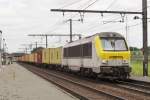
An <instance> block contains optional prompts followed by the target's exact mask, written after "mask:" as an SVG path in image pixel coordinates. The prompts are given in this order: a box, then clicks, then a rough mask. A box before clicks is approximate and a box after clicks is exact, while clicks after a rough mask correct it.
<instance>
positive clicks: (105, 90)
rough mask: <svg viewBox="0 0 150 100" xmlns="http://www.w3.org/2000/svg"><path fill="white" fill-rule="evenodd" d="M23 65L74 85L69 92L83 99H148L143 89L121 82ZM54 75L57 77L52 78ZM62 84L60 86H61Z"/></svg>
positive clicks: (57, 80) (149, 99)
mask: <svg viewBox="0 0 150 100" xmlns="http://www.w3.org/2000/svg"><path fill="white" fill-rule="evenodd" d="M23 66H24V67H26V68H27V69H29V70H30V71H32V72H34V73H36V74H39V73H40V76H42V75H43V76H44V77H47V78H48V77H51V78H52V77H53V78H52V79H53V80H51V81H54V80H55V83H57V84H59V82H61V84H63V85H65V86H66V85H67V87H74V88H72V89H73V91H72V90H71V88H69V89H70V92H71V91H72V92H75V93H74V94H76V95H78V97H79V98H82V99H83V98H84V99H90V100H99V99H103V100H104V99H107V100H108V99H114V100H116V99H117V100H118V99H119V100H123V99H128V100H133V99H134V100H135V99H136V100H150V96H149V95H148V94H147V92H146V93H144V91H138V90H137V89H132V88H130V87H129V88H128V87H127V86H126V87H125V86H124V85H123V84H121V83H110V82H104V81H94V80H90V79H83V78H77V77H72V76H74V75H70V74H66V73H65V74H64V73H61V72H57V71H51V70H45V69H40V68H37V67H33V66H31V65H26V64H23ZM41 74H42V75H41ZM43 76H42V77H43ZM54 77H55V78H57V79H54ZM47 80H48V79H47ZM60 80H61V81H60ZM64 81H65V82H68V83H71V84H72V85H70V86H69V85H68V83H65V82H64ZM75 84H76V85H78V87H76V86H75ZM63 85H61V86H62V87H63ZM65 88H66V87H65ZM83 88H84V89H83ZM78 89H79V90H78ZM79 91H80V92H79ZM83 91H84V92H83ZM93 92H94V93H93Z"/></svg>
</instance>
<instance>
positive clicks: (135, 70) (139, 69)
mask: <svg viewBox="0 0 150 100" xmlns="http://www.w3.org/2000/svg"><path fill="white" fill-rule="evenodd" d="M131 67H132V72H131V74H132V75H136V76H142V75H143V62H142V61H140V60H133V61H131ZM148 73H149V76H150V61H149V64H148Z"/></svg>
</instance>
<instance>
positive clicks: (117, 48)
mask: <svg viewBox="0 0 150 100" xmlns="http://www.w3.org/2000/svg"><path fill="white" fill-rule="evenodd" d="M18 61H20V62H26V63H31V64H36V65H40V66H42V67H44V66H46V67H51V68H55V69H60V70H64V71H69V72H75V73H79V74H80V75H84V76H95V77H101V78H111V79H127V78H129V76H130V72H131V67H130V51H129V49H128V46H127V43H126V41H125V39H124V37H123V36H122V35H120V34H119V33H115V32H102V33H97V34H95V35H92V36H89V37H85V38H82V39H80V40H77V41H74V42H71V43H68V44H66V45H64V46H62V47H58V48H45V49H43V50H41V51H38V52H36V53H32V54H26V55H24V56H21V57H18Z"/></svg>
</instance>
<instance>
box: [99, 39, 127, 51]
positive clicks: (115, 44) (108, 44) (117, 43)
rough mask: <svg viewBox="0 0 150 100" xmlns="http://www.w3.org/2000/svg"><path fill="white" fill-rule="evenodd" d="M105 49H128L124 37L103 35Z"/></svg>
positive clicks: (102, 41) (102, 40)
mask: <svg viewBox="0 0 150 100" xmlns="http://www.w3.org/2000/svg"><path fill="white" fill-rule="evenodd" d="M101 43H102V46H103V50H105V51H127V50H128V48H127V45H126V42H125V40H124V38H117V37H105V38H104V37H103V38H101Z"/></svg>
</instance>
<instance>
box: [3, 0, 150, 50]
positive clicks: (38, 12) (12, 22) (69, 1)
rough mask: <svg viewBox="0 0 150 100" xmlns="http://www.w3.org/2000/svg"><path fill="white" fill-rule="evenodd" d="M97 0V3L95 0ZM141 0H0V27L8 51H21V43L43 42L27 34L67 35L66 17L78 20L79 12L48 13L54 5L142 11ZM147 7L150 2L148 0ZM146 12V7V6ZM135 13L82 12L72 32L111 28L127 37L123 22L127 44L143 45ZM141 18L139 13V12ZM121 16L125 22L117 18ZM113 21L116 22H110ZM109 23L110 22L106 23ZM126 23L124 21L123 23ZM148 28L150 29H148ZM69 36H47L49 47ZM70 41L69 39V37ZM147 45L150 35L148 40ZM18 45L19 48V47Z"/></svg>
mask: <svg viewBox="0 0 150 100" xmlns="http://www.w3.org/2000/svg"><path fill="white" fill-rule="evenodd" d="M95 1H96V2H95ZM141 1H142V0H0V30H2V31H3V37H4V38H5V39H6V43H7V46H8V49H9V52H18V51H23V50H22V49H21V48H24V46H22V45H21V44H30V43H35V42H36V41H38V42H39V43H40V44H42V43H45V42H44V41H45V39H44V38H43V37H29V36H28V34H44V33H46V34H51V33H52V34H55V33H59V34H69V23H68V22H67V20H68V19H69V18H73V19H74V20H77V19H80V18H81V17H80V14H78V13H65V16H64V17H63V14H62V13H58V12H50V9H53V8H56V9H58V8H64V9H85V8H87V7H88V5H90V4H92V3H93V2H95V3H94V4H93V5H91V6H90V7H88V8H87V9H91V10H121V11H141V5H142V2H141ZM148 6H150V1H148ZM148 12H149V8H148ZM134 16H136V15H127V20H128V22H127V21H126V16H124V17H121V15H119V14H103V16H102V15H101V14H84V20H83V23H81V22H77V21H74V22H73V33H79V34H82V35H83V36H88V35H92V34H95V33H99V32H104V31H105V32H106V31H114V32H119V33H121V34H122V35H124V36H125V37H126V30H125V27H126V24H127V25H128V26H129V27H128V31H127V40H128V44H129V45H130V46H137V47H142V25H141V20H140V19H139V20H133V17H134ZM138 16H139V17H141V16H140V15H138ZM122 19H124V20H125V22H124V23H120V22H118V21H120V20H122ZM112 21H116V22H112ZM108 22H109V23H108ZM126 22H127V23H126ZM149 29H150V28H149ZM67 39H68V38H58V37H49V38H48V41H49V42H48V43H49V45H48V46H49V47H57V46H60V45H63V44H64V43H65V42H66V41H67ZM68 40H69V39H68ZM148 42H149V44H150V36H149V40H148ZM19 48H20V49H19Z"/></svg>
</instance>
